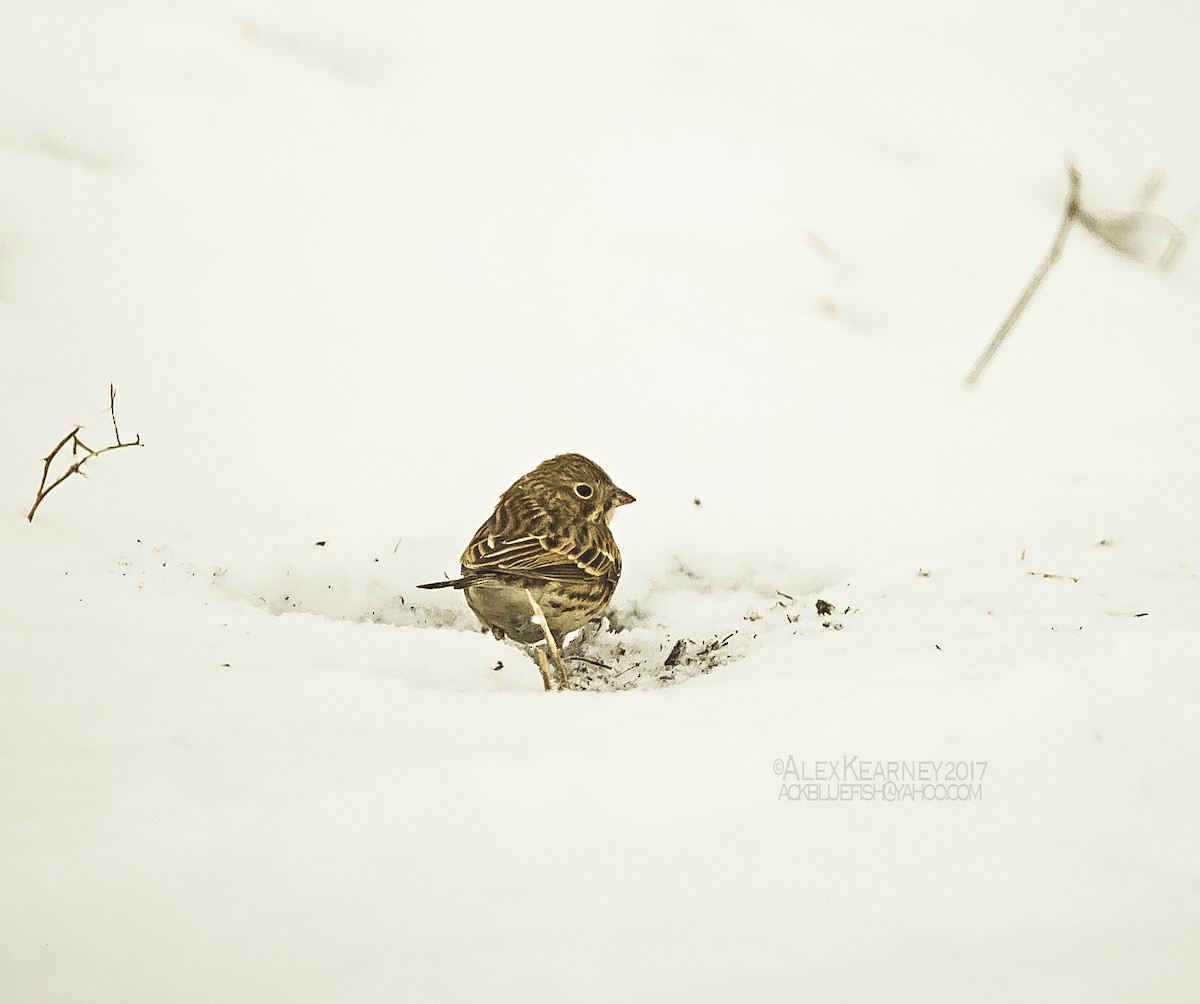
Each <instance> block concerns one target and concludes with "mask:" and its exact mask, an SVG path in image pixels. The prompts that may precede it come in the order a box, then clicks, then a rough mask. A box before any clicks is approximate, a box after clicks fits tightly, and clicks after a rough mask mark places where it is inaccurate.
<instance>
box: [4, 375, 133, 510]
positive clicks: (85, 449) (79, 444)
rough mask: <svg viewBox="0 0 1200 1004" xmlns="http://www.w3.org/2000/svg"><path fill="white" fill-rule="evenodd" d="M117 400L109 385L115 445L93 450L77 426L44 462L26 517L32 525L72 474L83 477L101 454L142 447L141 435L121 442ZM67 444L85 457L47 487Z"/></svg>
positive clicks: (111, 386)
mask: <svg viewBox="0 0 1200 1004" xmlns="http://www.w3.org/2000/svg"><path fill="white" fill-rule="evenodd" d="M116 400H117V392H116V391H115V390H114V389H113V385H112V384H109V385H108V413H109V415H110V416H112V423H113V433H114V434H115V436H116V440H117V441H116V442H115V443H113V444H112V445H111V446H105V447H102V448H101V449H99V450H93V449H92V448H91V447H90V446H88V445H87V444H86V443H85V442H84V441H83V440H82V439H80V438H79V432H80V430H81V429H82V428H83V427H82V426H79V425H77V426H75V428H73V429H72V430H71V431H70V432H68V433H67V434H66V435H65V436H63V438H62V439H60V440H59V441H58V443H57V444H56V445H55V447H54V449H52V450H51V451H50V452H49V453H48V454H47V455H46V457H45V459H44V460H43V462H42V480H41V481H40V482H39V484H38V490H37V496H36V497H35V498H34V500H33V505H32V506H31V507H30V509H29V512H28V513H27V514H26V517H25V518H26V519H27V520H29V522H30V523H32V522H33V517H34V515H35V514H36V513H37V511H38V506H40V505H41V504H42V499H44V498H45V497H46V496H47V495H49V494H50V493H51V492H52V491H54V489H55V488H57V487H58V486H59V485H61V484H62V483H63V482H64V481H66V480H67V478H69V477H70V476H71V475H72V474H79V475H81V476H82V475H83V465H84V464H86V463H87V462H88V461H89V460H91V459H92V458H93V457H98V456H100V455H101V454H104V453H109V452H111V451H112V450H122V449H124V448H125V447H127V446H141V445H142V437H141V436H140V435H139V436H135V437H134V439H133V441H132V442H129V443H123V442H121V433H120V432H119V431H118V430H117V413H116V407H115V405H116ZM67 443H70V444H71V456H73V457H77V456H79V454H80V452H82V453H83V456H81V457H79V459H78V460H76V461H75V462H74V463H73V464H71V465H70V466H68V467H67V469H66V470H65V471H63V472H62V474H60V475H59V476H58V477H57V478H55V479H54V480H53V481H51V482H50V484H49V485H47V484H46V481H47V480H48V479H49V477H50V466H51V465H52V464H53V463H54V459H55V458H56V457H57V456H58V455H59V453H61V452H62V449H63V447H64V446H66V445H67Z"/></svg>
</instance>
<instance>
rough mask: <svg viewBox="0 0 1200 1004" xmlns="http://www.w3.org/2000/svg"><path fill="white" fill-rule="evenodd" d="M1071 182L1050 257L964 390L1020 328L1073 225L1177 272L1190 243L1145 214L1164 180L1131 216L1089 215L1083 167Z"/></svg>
mask: <svg viewBox="0 0 1200 1004" xmlns="http://www.w3.org/2000/svg"><path fill="white" fill-rule="evenodd" d="M1067 177H1068V180H1069V183H1070V184H1069V188H1068V191H1067V198H1066V201H1065V202H1064V203H1063V215H1062V221H1061V222H1060V223H1059V225H1058V232H1057V233H1056V234H1055V235H1054V243H1053V244H1051V245H1050V250H1049V252H1047V254H1046V257H1045V258H1044V259H1043V260H1042V263H1041V264H1040V265H1039V266H1038V268H1037V271H1035V272H1034V273H1033V276H1032V278H1030V280H1029V282H1028V284H1027V285H1026V286H1025V289H1024V290H1022V292H1021V295H1020V296H1019V297H1018V298H1017V302H1016V303H1015V304H1014V305H1013V308H1012V310H1010V311H1009V312H1008V316H1007V317H1006V318H1005V319H1004V321H1003V322H1002V323H1001V325H1000V327H999V328H998V329H997V330H996V333H995V334H994V335H993V336H992V340H991V341H990V342H989V343H988V346H987V348H985V349H984V350H983V354H982V355H981V356H980V357H979V359H978V361H977V362H976V363H975V365H974V367H973V368H972V369H971V372H970V373H969V374H967V379H966V385H967V386H968V387H973V386H975V384H976V383H978V382H979V378H980V376H982V375H983V371H984V369H986V368H987V365H988V363H990V362H991V361H992V357H993V356H994V355H995V354H996V350H997V349H999V348H1000V345H1001V343H1002V342H1003V341H1004V339H1005V338H1007V337H1008V333H1009V332H1010V331H1011V330H1012V328H1013V325H1015V324H1016V323H1017V320H1018V319H1019V318H1020V316H1021V314H1022V313H1023V312H1024V311H1025V308H1026V307H1027V306H1029V301H1030V300H1031V299H1033V294H1034V293H1036V292H1037V290H1038V287H1040V286H1041V284H1042V283H1043V282H1044V281H1045V278H1046V276H1047V275H1048V274H1049V272H1050V269H1051V268H1053V267H1054V265H1055V263H1056V262H1057V261H1058V259H1059V258H1060V257H1061V255H1062V252H1063V246H1064V245H1065V244H1066V242H1067V234H1068V233H1070V231H1071V227H1072V225H1073V224H1075V223H1078V224H1079V225H1080V226H1081V227H1083V229H1084V230H1086V231H1087V232H1088V233H1089V234H1091V235H1092V236H1093V237H1095V238H1096V239H1097V240H1098V241H1100V242H1101V243H1103V244H1105V245H1107V246H1108V248H1109V249H1110V250H1112V251H1115V252H1116V253H1117V254H1119V255H1122V256H1123V257H1125V258H1129V259H1131V260H1133V261H1137V262H1141V263H1142V264H1146V265H1154V266H1155V267H1156V268H1158V269H1159V270H1161V271H1163V272H1169V271H1170V270H1171V269H1173V268H1174V267H1175V264H1176V262H1177V261H1178V260H1179V256H1180V255H1181V254H1182V253H1183V248H1184V245H1185V243H1186V239H1185V237H1184V234H1183V231H1182V230H1180V229H1179V227H1177V226H1176V225H1175V224H1174V223H1172V222H1171V221H1170V220H1168V219H1166V218H1165V217H1163V216H1158V215H1157V214H1155V213H1151V212H1148V211H1147V210H1148V208H1149V206H1150V204H1151V203H1152V202H1153V200H1154V197H1155V196H1156V195H1157V194H1158V189H1159V187H1161V179H1159V178H1157V177H1155V178H1151V179H1150V181H1148V182H1147V183H1146V185H1145V186H1144V188H1143V190H1142V194H1141V196H1140V198H1139V205H1140V206H1141V208H1139V209H1135V210H1133V211H1132V212H1128V213H1090V212H1088V211H1087V209H1085V208H1084V206H1083V202H1082V198H1081V195H1080V192H1081V189H1082V187H1083V182H1082V178H1081V177H1080V174H1079V168H1077V167H1076V166H1075V165H1074V164H1067Z"/></svg>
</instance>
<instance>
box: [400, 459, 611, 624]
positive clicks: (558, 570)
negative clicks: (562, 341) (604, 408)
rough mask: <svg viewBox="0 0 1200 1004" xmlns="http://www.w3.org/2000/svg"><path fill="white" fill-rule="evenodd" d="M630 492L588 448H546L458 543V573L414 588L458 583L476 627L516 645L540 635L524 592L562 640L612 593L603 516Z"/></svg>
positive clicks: (608, 535)
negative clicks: (551, 453)
mask: <svg viewBox="0 0 1200 1004" xmlns="http://www.w3.org/2000/svg"><path fill="white" fill-rule="evenodd" d="M632 501H634V498H633V496H632V495H630V494H629V493H628V492H626V491H622V490H621V489H620V488H618V487H617V486H616V485H614V484H613V482H612V479H611V478H609V476H608V475H607V474H605V473H604V471H603V470H602V469H601V468H600V467H599V466H597V465H596V464H594V463H593V462H592V461H590V460H588V458H587V457H584V456H581V455H580V454H578V453H564V454H562V455H561V456H557V457H553V458H551V459H550V460H547V461H545V462H543V463H541V464H539V465H538V466H537V467H536V468H534V469H533V470H532V471H530V472H529V473H528V474H526V475H525V476H524V477H523V478H521V479H519V480H518V481H516V482H515V483H514V484H513V485H512V486H511V487H510V488H509V489H508V490H507V491H506V492H505V493H504V494H503V495H501V496H500V501H499V502H497V503H496V508H495V509H494V510H493V511H492V515H491V516H490V517H489V518H488V520H487V521H486V522H485V523H484V524H483V526H481V527H480V528H479V530H478V531H477V532H476V534H475V536H474V537H473V538H471V542H470V543H469V544H468V545H467V549H466V550H465V551H464V552H463V555H462V559H461V566H462V568H461V578H458V579H452V580H449V581H446V582H427V583H424V584H423V585H421V586H420V588H421V589H440V588H447V587H452V588H454V589H461V590H463V595H464V596H465V597H466V600H467V605H468V606H470V608H471V610H472V611H474V613H475V616H476V617H478V618H479V620H480V622H481V623H482V624H483V625H484V627H486V628H488V629H489V630H491V632H492V633H493V634H494V635H495V636H496V637H497V638H511V639H513V640H514V641H517V642H520V643H521V644H523V645H535V644H537V643H538V642H540V641H542V640H543V639H544V635H543V632H542V628H541V627H540V626H539V625H538V624H535V623H533V621H532V620H531V618H532V616H533V610H532V607H531V604H530V602H529V597H530V595H532V597H533V599H534V600H535V601H536V602H537V604H538V605H539V606H540V608H541V610H542V612H543V614H544V615H545V619H546V624H547V626H548V627H549V629H550V633H551V634H552V635H553V637H554V641H555V643H556V644H557V645H561V644H562V639H563V636H564V635H566V634H569V633H570V632H572V631H574V630H576V629H577V628H581V627H583V625H584V624H586V623H587V622H588V621H589V620H591V619H592V618H593V617H596V616H598V615H599V614H601V613H603V611H604V609H605V608H606V607H607V606H608V603H609V601H610V600H611V599H612V594H613V590H615V589H616V587H617V581H618V580H619V579H620V577H621V552H620V551H619V550H618V549H617V542H616V540H615V539H614V538H613V535H612V530H610V529H609V521H610V520H611V519H612V514H613V512H614V511H615V510H616V508H617V507H618V506H621V505H626V504H628V503H630V502H632ZM526 590H528V591H529V593H528V594H527V593H526Z"/></svg>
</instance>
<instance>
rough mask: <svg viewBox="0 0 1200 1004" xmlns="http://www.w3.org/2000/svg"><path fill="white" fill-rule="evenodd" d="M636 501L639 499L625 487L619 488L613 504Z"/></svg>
mask: <svg viewBox="0 0 1200 1004" xmlns="http://www.w3.org/2000/svg"><path fill="white" fill-rule="evenodd" d="M636 501H637V499H635V498H634V497H633V496H632V495H630V494H629V492H627V491H625V490H624V489H623V488H618V489H617V494H616V495H614V496H613V505H629V503H630V502H636Z"/></svg>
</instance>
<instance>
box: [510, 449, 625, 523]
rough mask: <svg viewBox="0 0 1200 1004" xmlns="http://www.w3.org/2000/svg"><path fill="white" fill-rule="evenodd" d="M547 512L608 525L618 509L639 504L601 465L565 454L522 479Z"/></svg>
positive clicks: (541, 464) (579, 455) (545, 462)
mask: <svg viewBox="0 0 1200 1004" xmlns="http://www.w3.org/2000/svg"><path fill="white" fill-rule="evenodd" d="M521 482H524V485H525V488H526V489H527V490H528V491H530V492H531V493H533V494H536V495H537V496H539V497H540V498H542V499H543V500H544V502H543V505H545V507H546V508H547V509H552V510H555V511H559V512H566V513H570V514H572V515H574V516H576V517H577V518H579V519H585V520H588V521H589V522H593V523H599V522H604V523H608V521H609V520H611V519H612V515H613V513H614V512H615V511H616V510H617V507H618V506H623V505H628V504H629V503H630V502H634V501H636V499H634V497H633V496H632V495H630V494H629V492H627V491H625V490H624V489H621V488H618V487H617V486H616V485H615V484H613V481H612V478H610V477H609V476H608V475H607V474H605V473H604V470H603V469H602V468H601V467H600V466H599V465H598V464H595V463H593V462H592V461H590V460H588V458H587V457H585V456H583V455H582V454H579V453H563V454H560V455H559V456H557V457H551V458H550V459H549V460H545V461H543V462H542V463H540V464H538V466H537V467H535V468H534V469H533V470H532V471H530V472H529V473H528V474H526V475H525V477H523V478H522V479H521Z"/></svg>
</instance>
